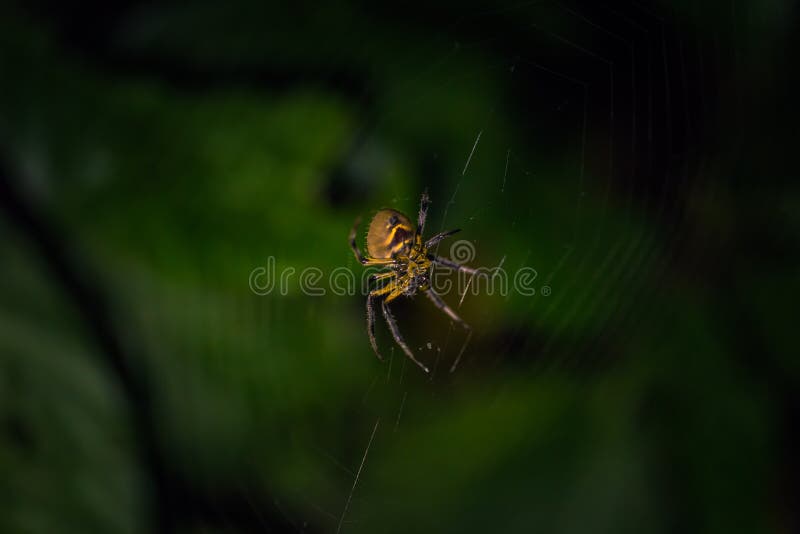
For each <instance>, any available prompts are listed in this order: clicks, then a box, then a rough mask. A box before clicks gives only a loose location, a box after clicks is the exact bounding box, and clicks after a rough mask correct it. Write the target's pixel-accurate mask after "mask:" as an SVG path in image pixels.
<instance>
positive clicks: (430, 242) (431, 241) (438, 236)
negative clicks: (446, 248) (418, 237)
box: [425, 228, 461, 248]
mask: <svg viewBox="0 0 800 534" xmlns="http://www.w3.org/2000/svg"><path fill="white" fill-rule="evenodd" d="M460 231H461V228H456V229H455V230H448V231H446V232H439V233H438V234H436V235H435V236H433V237H431V238H430V239H428V240H427V241H425V248H431V247H432V246H434V245H436V244H438V243H439V241H441V240H442V239H444V238H446V237H450V236H451V235H453V234H455V233H458V232H460Z"/></svg>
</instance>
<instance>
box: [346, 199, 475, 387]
mask: <svg viewBox="0 0 800 534" xmlns="http://www.w3.org/2000/svg"><path fill="white" fill-rule="evenodd" d="M429 204H430V199H429V198H428V194H427V193H423V194H422V199H421V200H420V206H419V217H418V218H417V227H416V229H414V228H412V226H411V221H409V220H408V217H406V216H405V215H403V214H402V213H400V212H399V211H396V210H393V209H388V208H387V209H382V210H380V211H378V213H376V214H375V216H374V217H373V218H372V221H371V222H370V224H369V230H368V231H367V254H368V255H367V256H366V257H365V256H364V255H363V254H362V253H361V250H359V248H358V246H357V245H356V231H357V228H358V224H359V221H358V220H356V223H355V224H354V225H353V229H352V230H350V247H351V248H352V249H353V254H355V256H356V259H357V260H358V261H359V262H360V263H361V264H362V265H379V266H382V267H385V268H387V269H388V270H387V271H386V272H382V273H379V274H376V275H374V276H373V277H372V280H374V281H376V282H379V283H383V285H382V286H380V287H378V288H376V289H373V290H372V291H370V293H369V294H368V295H367V332H368V334H369V341H370V344H371V345H372V350H374V351H375V354H376V355H377V356H378V358H380V359H383V357H382V356H381V354H380V352H379V351H378V344H377V342H376V341H375V311H374V308H373V301H374V300H375V299H380V300H381V310H382V311H383V316H384V318H385V319H386V324H388V325H389V330H391V332H392V336H394V340H395V341H396V342H397V344H398V345H399V346H400V348H401V349H403V352H405V353H406V355H407V356H408V357H409V358H411V359H412V360H413V361H414V363H416V364H417V365H419V366H420V367H421V368H422V369H423V370H424V371H425V372H426V373H427V372H428V368H427V367H426V366H425V365H423V364H422V363H421V362H419V361H418V360H417V359H416V358H415V357H414V353H413V352H411V349H409V348H408V345H407V344H406V342H405V340H403V337H402V336H401V335H400V331H399V330H398V328H397V323H396V322H395V320H394V317H393V316H392V313H391V312H390V311H389V307H388V304H389V303H390V302H391V301H393V300H394V299H396V298H397V297H399V296H401V295H405V296H408V297H412V296H414V295H415V294H416V293H417V292H418V291H422V292H423V293H425V295H426V296H427V297H428V298H429V299H431V301H432V302H433V303H434V305H436V307H437V308H439V309H440V310H442V311H443V312H444V313H446V314H447V315H448V316H449V317H450V318H451V319H452V320H454V321H456V322H457V323H459V324H460V325H461V326H463V327H464V329H466V330H470V327H469V325H468V324H467V323H465V322H464V321H463V320H462V319H461V317H459V316H458V315H457V314H456V312H454V311H453V309H452V308H450V306H448V305H447V304H445V302H444V301H443V300H442V299H441V297H439V295H437V294H436V293H435V292H434V291H433V289H431V287H430V276H431V269H432V268H433V265H434V264H440V265H444V266H447V267H449V268H451V269H455V270H457V271H464V272H467V273H469V274H473V275H474V274H477V273H478V271H476V270H475V269H471V268H469V267H465V266H463V265H459V264H458V263H455V262H452V261H450V260H448V259H446V258H442V257H439V256H437V255H435V254H432V253H431V252H430V251H429V250H430V248H431V247H433V246H434V245H436V244H437V243H439V242H440V241H441V240H442V239H444V238H446V237H448V236H450V235H453V234H454V233H456V232H458V231H459V230H449V231H447V232H440V233H438V234H436V235H434V236H433V237H431V238H430V239H428V240H427V241H423V240H422V232H423V230H424V229H425V218H426V216H427V213H428V206H429Z"/></svg>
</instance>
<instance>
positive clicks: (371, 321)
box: [367, 294, 383, 361]
mask: <svg viewBox="0 0 800 534" xmlns="http://www.w3.org/2000/svg"><path fill="white" fill-rule="evenodd" d="M373 298H374V297H373V296H372V295H371V294H370V295H367V334H369V344H370V345H372V350H373V351H374V352H375V356H377V357H378V359H379V360H381V361H383V356H381V353H380V352H378V342H377V341H375V309H374V308H373V307H372V299H373Z"/></svg>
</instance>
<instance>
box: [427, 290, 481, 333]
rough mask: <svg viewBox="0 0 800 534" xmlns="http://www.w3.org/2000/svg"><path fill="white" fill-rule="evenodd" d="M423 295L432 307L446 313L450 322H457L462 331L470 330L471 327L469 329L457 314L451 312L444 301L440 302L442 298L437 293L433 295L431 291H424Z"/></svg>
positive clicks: (451, 309)
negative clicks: (429, 300)
mask: <svg viewBox="0 0 800 534" xmlns="http://www.w3.org/2000/svg"><path fill="white" fill-rule="evenodd" d="M425 295H426V296H427V297H428V298H429V299H431V302H433V304H434V306H436V307H437V308H439V309H440V310H442V311H443V312H444V313H446V314H447V316H448V317H450V318H451V319H452V320H454V321H455V322H457V323H458V324H460V325H461V326H463V327H464V330H472V327H470V326H469V325H468V324H467V323H466V322H465V321H464V319H462V318H461V317H459V316H458V314H457V313H456V312H455V311H453V308H451V307H450V306H448V305H447V303H446V302H445V301H443V300H442V297H440V296H439V295H438V294H437V293H435V292H434V291H433V290H432V289H428V290H427V291H425Z"/></svg>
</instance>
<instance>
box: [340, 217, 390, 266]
mask: <svg viewBox="0 0 800 534" xmlns="http://www.w3.org/2000/svg"><path fill="white" fill-rule="evenodd" d="M360 223H361V217H359V218H357V219H356V222H355V224H353V228H351V229H350V236H349V238H348V239H349V241H350V248H351V249H352V250H353V255H354V256H355V257H356V260H358V262H359V263H361V265H389V264H391V263H395V260H394V259H392V258H386V259H379V258H365V257H364V255H363V254H361V251H360V250H359V249H358V246H357V245H356V231H357V230H358V225H359V224H360Z"/></svg>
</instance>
